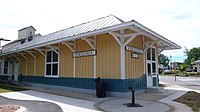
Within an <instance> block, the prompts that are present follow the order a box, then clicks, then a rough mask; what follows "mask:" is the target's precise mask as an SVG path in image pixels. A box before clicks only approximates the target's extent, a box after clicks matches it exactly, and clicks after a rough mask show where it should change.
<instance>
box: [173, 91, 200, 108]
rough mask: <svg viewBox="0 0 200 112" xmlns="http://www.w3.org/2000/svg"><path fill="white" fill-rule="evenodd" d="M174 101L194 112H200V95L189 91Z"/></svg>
mask: <svg viewBox="0 0 200 112" xmlns="http://www.w3.org/2000/svg"><path fill="white" fill-rule="evenodd" d="M174 101H176V102H179V103H183V104H186V105H187V106H188V107H190V108H192V110H193V111H194V112H200V93H197V92H194V91H189V92H187V93H186V94H184V95H183V96H181V97H179V98H177V99H175V100H174Z"/></svg>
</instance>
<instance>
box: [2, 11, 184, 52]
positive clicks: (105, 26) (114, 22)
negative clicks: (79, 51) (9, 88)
mask: <svg viewBox="0 0 200 112" xmlns="http://www.w3.org/2000/svg"><path fill="white" fill-rule="evenodd" d="M131 25H132V26H136V27H139V28H140V29H142V30H143V31H145V32H148V33H149V32H150V33H151V34H152V35H154V36H155V37H157V38H159V39H161V40H163V41H165V42H167V43H169V44H170V45H172V46H173V47H174V48H176V49H177V48H180V46H178V45H177V44H175V43H173V42H172V41H170V40H168V39H166V38H164V37H162V36H160V35H159V34H157V33H155V32H153V31H152V30H150V29H148V28H147V27H145V26H143V25H141V24H140V23H138V22H136V21H134V20H132V21H129V22H124V21H123V20H121V19H119V18H117V17H115V16H114V15H109V16H106V17H102V18H99V19H96V20H93V21H89V22H86V23H82V24H79V25H76V26H73V27H69V28H67V29H64V30H60V31H57V32H54V33H51V34H48V35H44V36H41V37H38V38H35V39H33V40H32V41H29V42H25V43H23V44H17V45H13V46H12V47H10V48H9V49H2V55H4V54H9V53H14V52H18V51H24V50H28V49H33V48H37V47H42V46H45V45H47V44H56V43H59V42H62V41H67V40H72V39H78V38H82V37H84V36H89V35H90V36H91V35H92V34H93V35H94V34H97V33H99V34H100V33H103V32H106V31H107V32H108V31H109V30H114V29H117V28H123V27H128V26H131Z"/></svg>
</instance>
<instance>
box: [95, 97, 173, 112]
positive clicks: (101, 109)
mask: <svg viewBox="0 0 200 112" xmlns="http://www.w3.org/2000/svg"><path fill="white" fill-rule="evenodd" d="M111 100H119V99H109V100H104V101H101V102H96V103H95V104H94V105H93V107H94V108H95V109H97V110H99V111H103V112H109V111H108V110H106V109H103V108H101V107H100V106H101V104H103V103H105V102H107V101H111ZM146 101H150V100H146ZM151 102H157V103H161V104H164V105H166V106H168V107H169V110H167V111H166V112H174V111H175V108H174V107H173V106H171V105H169V104H167V103H165V102H161V101H151Z"/></svg>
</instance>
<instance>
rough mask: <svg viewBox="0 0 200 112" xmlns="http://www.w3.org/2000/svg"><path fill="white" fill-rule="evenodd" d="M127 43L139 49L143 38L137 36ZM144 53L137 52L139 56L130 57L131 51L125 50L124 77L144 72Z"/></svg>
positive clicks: (141, 46) (131, 76) (139, 74)
mask: <svg viewBox="0 0 200 112" xmlns="http://www.w3.org/2000/svg"><path fill="white" fill-rule="evenodd" d="M128 45H130V46H134V47H137V48H139V49H144V48H143V38H142V36H137V37H136V38H135V39H133V40H132V41H131V42H130V43H129V44H128ZM143 55H144V54H139V58H138V59H136V58H131V52H130V51H125V58H126V59H125V64H126V78H127V79H128V78H138V77H141V76H142V75H143V74H144V59H143Z"/></svg>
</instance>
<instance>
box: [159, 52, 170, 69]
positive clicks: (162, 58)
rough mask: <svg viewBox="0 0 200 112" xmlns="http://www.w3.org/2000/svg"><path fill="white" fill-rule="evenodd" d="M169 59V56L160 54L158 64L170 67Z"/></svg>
mask: <svg viewBox="0 0 200 112" xmlns="http://www.w3.org/2000/svg"><path fill="white" fill-rule="evenodd" d="M169 61H170V60H169V58H168V57H167V56H165V55H164V54H159V55H158V62H159V64H162V65H164V66H168V65H169Z"/></svg>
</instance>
